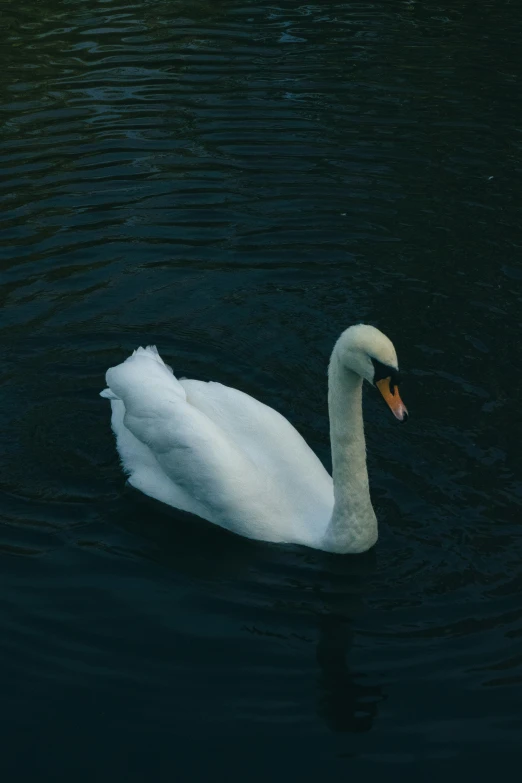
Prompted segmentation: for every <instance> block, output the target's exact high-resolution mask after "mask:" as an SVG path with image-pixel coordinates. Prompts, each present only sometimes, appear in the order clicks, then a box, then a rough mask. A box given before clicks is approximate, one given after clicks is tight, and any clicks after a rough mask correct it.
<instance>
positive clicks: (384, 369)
mask: <svg viewBox="0 0 522 783" xmlns="http://www.w3.org/2000/svg"><path fill="white" fill-rule="evenodd" d="M333 355H335V356H337V357H338V359H339V361H340V362H341V364H343V365H344V366H345V367H346V368H347V369H349V370H351V371H352V372H355V373H357V375H360V376H361V378H364V379H365V380H367V381H368V383H371V384H372V386H376V388H377V389H379V391H380V392H381V394H382V396H383V398H384V401H385V402H386V404H387V405H388V406H389V408H390V409H391V411H392V412H393V414H394V416H395V417H396V418H397V419H399V421H406V419H407V418H408V411H407V409H406V406H405V405H404V403H403V401H402V400H401V398H400V395H399V363H398V361H397V354H396V352H395V348H394V347H393V343H392V341H391V340H390V339H389V338H388V337H386V335H385V334H383V333H382V332H381V331H379V329H376V328H375V326H369V325H368V324H356V325H355V326H350V327H349V329H346V330H345V331H344V332H343V333H342V334H341V336H340V337H339V339H338V341H337V344H336V346H335V349H334V354H333Z"/></svg>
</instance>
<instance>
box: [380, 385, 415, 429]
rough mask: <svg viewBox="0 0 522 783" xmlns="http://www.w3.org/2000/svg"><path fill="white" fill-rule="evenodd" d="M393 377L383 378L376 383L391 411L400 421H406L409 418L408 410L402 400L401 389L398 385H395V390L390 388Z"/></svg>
mask: <svg viewBox="0 0 522 783" xmlns="http://www.w3.org/2000/svg"><path fill="white" fill-rule="evenodd" d="M390 382H391V378H383V379H382V380H381V381H377V383H376V384H375V385H376V386H377V388H378V389H379V391H380V393H381V394H382V396H383V397H384V401H385V402H386V404H387V405H388V407H389V408H390V410H391V412H392V413H393V415H394V416H395V418H396V419H399V421H406V419H407V418H408V410H407V408H406V405H405V404H404V403H403V401H402V400H401V396H400V394H399V389H398V387H397V386H394V387H393V392H392V390H391V388H390Z"/></svg>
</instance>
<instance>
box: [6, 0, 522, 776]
mask: <svg viewBox="0 0 522 783" xmlns="http://www.w3.org/2000/svg"><path fill="white" fill-rule="evenodd" d="M0 9H1V14H0V22H1V24H0V28H1V32H0V39H1V48H0V51H1V53H2V60H1V62H2V71H1V76H0V89H1V107H2V134H1V151H0V152H1V177H0V199H1V202H2V212H1V215H0V220H1V224H0V237H1V245H0V247H1V253H2V293H1V305H2V307H1V311H0V312H1V317H2V341H1V375H2V381H1V384H2V385H1V391H2V398H1V399H2V405H1V408H0V428H1V438H2V456H1V464H0V467H1V471H0V492H1V494H0V504H1V524H0V575H1V576H0V582H1V593H0V607H1V608H0V611H1V623H2V643H1V645H0V667H1V681H2V685H1V693H2V726H1V734H0V736H1V738H2V751H1V758H2V764H1V766H2V780H3V781H6V783H11V781H17V783H20V782H22V783H26V781H32V780H40V779H41V778H44V779H45V778H48V779H50V780H53V781H65V780H67V781H71V780H74V781H84V780H85V781H92V780H96V781H101V782H102V783H104V782H105V781H111V783H114V781H119V780H125V781H144V780H151V781H163V780H169V781H183V782H184V781H187V782H190V783H192V781H197V783H199V781H202V782H203V781H205V782H206V781H212V780H220V779H223V780H230V781H236V780H237V781H266V780H267V779H268V780H272V781H283V780H285V781H286V780H305V781H308V780H315V779H318V778H319V777H321V779H323V780H327V781H329V780H334V779H339V780H359V779H360V776H361V775H365V776H366V778H367V779H369V780H371V781H378V780H382V779H383V778H384V777H386V776H388V777H389V776H390V775H392V776H395V777H393V780H400V781H401V783H402V781H410V780H412V781H413V780H414V781H419V780H422V781H425V780H434V781H438V780H442V779H443V776H444V779H446V778H447V777H449V778H457V776H458V779H459V780H464V779H470V780H471V779H474V780H483V779H486V777H487V778H489V776H490V775H491V774H492V772H496V773H497V774H498V771H500V770H502V772H503V774H506V775H507V774H509V771H510V770H511V766H510V765H511V764H513V765H514V764H516V763H517V762H518V761H519V760H520V748H521V737H522V528H521V514H520V512H521V501H522V482H521V480H520V467H521V459H520V424H521V417H520V391H521V385H522V384H521V374H520V369H521V366H522V347H521V339H520V326H521V320H522V319H521V313H522V310H521V301H522V293H521V280H522V265H521V263H520V258H521V245H522V238H521V233H520V224H521V220H520V206H519V204H520V177H521V173H522V165H521V146H522V111H521V108H520V106H521V104H520V95H521V93H520V88H521V84H520V77H521V73H522V67H521V61H520V41H521V33H522V10H521V7H520V4H519V3H516V2H508V0H505V1H504V2H503V1H502V0H495V2H493V1H492V0H491V1H490V2H482V3H477V2H474V0H473V2H472V0H461V1H460V2H449V1H448V0H446V1H444V0H438V1H436V0H425V1H424V2H420V1H419V2H416V1H415V0H405V1H404V2H399V1H398V0H389V2H384V0H381V2H378V1H377V0H375V2H316V3H308V4H303V3H300V2H290V0H275V2H274V3H265V2H263V0H261V1H260V2H254V1H253V0H252V1H251V2H249V0H213V1H212V2H211V1H210V0H209V1H208V2H197V1H196V0H192V2H188V0H180V1H178V0H168V1H167V0H163V1H157V0H149V1H148V2H147V1H146V0H135V2H133V3H129V2H126V0H114V1H112V2H111V1H110V0H105V1H102V0H45V2H36V0H26V2H23V3H14V2H3V3H1V4H0ZM358 321H366V322H369V323H373V324H375V325H376V326H379V327H380V328H381V329H383V330H384V331H385V332H386V333H387V334H388V335H389V336H390V337H391V338H392V339H393V341H394V343H395V345H396V347H397V350H398V354H399V359H400V362H401V369H402V370H403V371H404V373H405V382H404V384H403V387H402V390H401V391H402V396H403V399H404V400H405V402H406V404H407V405H408V407H409V410H410V421H409V422H408V424H407V425H399V424H398V423H397V422H395V421H394V419H393V417H392V416H391V414H390V413H389V411H387V409H386V408H385V406H384V405H383V404H382V401H381V400H380V399H379V398H378V397H379V395H378V394H376V393H375V391H374V390H372V389H367V390H366V396H365V418H366V431H367V445H368V457H369V470H370V479H371V487H372V497H373V499H374V504H375V507H376V511H377V515H378V518H379V520H380V530H381V538H380V542H379V544H378V546H377V547H376V549H375V550H374V551H372V552H370V553H368V554H367V555H364V556H351V557H350V556H346V557H340V556H332V555H330V556H329V555H325V554H323V553H320V552H316V551H312V550H307V549H304V548H299V547H291V546H274V545H267V544H260V543H254V542H248V541H244V540H241V539H239V538H237V537H234V536H232V535H229V534H226V533H224V532H223V531H220V530H216V529H214V528H212V527H211V526H210V525H207V524H204V523H202V522H201V523H198V522H194V521H193V520H187V518H185V517H183V516H182V515H180V514H178V513H177V512H176V511H174V510H171V509H168V508H165V507H162V506H161V505H159V504H157V503H154V502H152V501H149V500H147V499H146V498H144V497H142V496H139V495H138V494H137V493H134V492H133V491H132V490H130V489H129V488H126V487H125V480H124V477H123V475H122V473H121V470H120V468H119V463H118V457H117V455H116V452H115V447H114V442H113V438H112V434H111V431H110V422H109V406H108V404H107V402H106V401H105V400H103V399H100V397H99V396H98V393H99V391H100V390H101V389H102V388H103V387H104V373H105V370H106V369H107V368H108V367H110V366H111V365H114V364H116V363H118V362H120V361H122V360H123V359H124V358H125V357H126V356H127V355H128V353H129V352H130V351H131V350H132V349H133V348H135V347H136V346H138V345H140V344H148V343H156V344H157V346H158V348H159V349H160V351H161V353H162V355H163V356H164V357H165V359H166V361H168V362H169V363H170V364H172V365H173V367H174V369H175V371H176V372H177V373H178V374H180V375H187V376H189V377H190V376H193V377H197V378H202V379H214V380H218V381H221V382H223V383H226V384H229V385H232V386H237V387H239V388H241V389H243V390H244V391H247V392H249V393H250V394H253V395H255V396H256V397H258V398H259V399H261V400H262V401H263V402H266V403H268V404H270V405H272V406H274V407H276V408H277V409H278V410H279V411H281V412H282V413H283V414H285V415H286V416H287V417H288V418H289V419H290V420H291V421H292V422H293V423H294V424H295V425H296V426H297V428H298V429H299V430H300V432H301V433H302V434H303V435H304V436H305V438H306V439H307V440H308V441H309V442H310V444H311V445H312V446H313V448H314V449H315V450H316V451H317V453H318V454H319V456H320V457H321V459H322V460H323V461H324V462H325V464H326V465H327V466H328V467H329V464H330V456H329V442H328V420H327V409H326V365H327V361H328V358H329V353H330V351H331V348H332V346H333V342H334V340H335V339H336V337H337V335H338V334H339V332H340V331H341V330H342V329H344V328H345V327H347V326H348V325H350V324H351V323H354V322H358ZM513 769H517V770H519V766H518V765H517V766H514V767H513ZM5 770H7V772H6V771H5ZM334 776H335V778H334ZM349 776H351V777H349Z"/></svg>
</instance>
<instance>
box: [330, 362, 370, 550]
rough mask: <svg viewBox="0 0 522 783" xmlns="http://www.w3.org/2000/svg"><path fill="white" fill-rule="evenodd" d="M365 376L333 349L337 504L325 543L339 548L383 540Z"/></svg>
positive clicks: (332, 438) (332, 414) (360, 547)
mask: <svg viewBox="0 0 522 783" xmlns="http://www.w3.org/2000/svg"><path fill="white" fill-rule="evenodd" d="M362 385H363V382H362V378H361V377H360V375H358V374H357V373H355V372H353V371H352V370H350V369H348V368H347V367H346V366H345V365H344V364H343V363H342V362H341V360H340V358H339V357H338V355H337V352H336V349H334V352H333V354H332V359H331V361H330V367H329V370H328V407H329V414H330V442H331V448H332V475H333V485H334V509H333V512H332V516H331V519H330V522H329V524H328V527H327V530H326V536H325V544H326V545H327V546H326V547H325V548H328V549H329V550H330V551H334V552H364V551H366V550H367V549H369V548H370V547H371V546H373V544H375V542H376V540H377V520H376V517H375V513H374V511H373V507H372V503H371V499H370V490H369V485H368V471H367V467H366V443H365V438H364V424H363V414H362Z"/></svg>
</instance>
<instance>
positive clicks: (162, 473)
mask: <svg viewBox="0 0 522 783" xmlns="http://www.w3.org/2000/svg"><path fill="white" fill-rule="evenodd" d="M353 329H361V327H352V330H353ZM364 329H367V330H372V332H375V333H376V334H377V335H379V336H380V337H382V338H384V335H382V334H381V333H380V332H378V331H377V330H374V329H373V327H364ZM352 330H347V331H346V332H344V333H343V335H345V336H346V335H349V333H350V331H352ZM352 336H353V335H352ZM374 336H375V335H374ZM341 340H342V337H341V338H340V340H339V341H338V343H337V345H336V349H334V354H333V355H332V363H331V367H330V393H332V379H333V377H334V375H335V373H332V367H333V363H334V359H335V358H336V351H337V353H338V354H340V353H341V351H340V350H339V346H340V344H341ZM384 340H385V345H386V348H388V349H389V346H391V343H389V341H388V340H387V338H384ZM345 342H346V340H345V341H343V343H342V345H341V348H345V347H346V346H345V344H344V343H345ZM378 342H379V341H378ZM394 356H395V352H394V351H393V346H392V360H393V359H394ZM368 363H369V364H370V366H371V360H370V358H368ZM395 363H396V359H395ZM346 373H349V375H350V376H353V377H350V378H349V380H350V381H352V380H355V386H354V389H355V394H357V391H356V389H357V386H360V385H361V383H362V379H361V377H360V376H359V375H358V374H357V375H356V374H355V373H354V372H352V371H351V370H348V369H347V370H346ZM106 380H107V386H108V388H107V389H105V390H104V391H103V392H101V396H102V397H106V398H108V399H110V401H111V406H112V428H113V430H114V433H115V435H116V441H117V449H118V452H119V454H120V457H121V461H122V464H123V468H124V470H125V472H126V473H127V474H128V480H129V483H130V484H131V485H132V486H133V487H135V488H136V489H138V490H141V491H142V492H144V493H145V494H146V495H149V496H151V497H153V498H156V499H157V500H160V501H162V502H163V503H167V504H168V505H170V506H174V507H176V508H179V509H182V510H184V511H188V512H191V513H193V514H196V515H198V516H200V517H203V518H204V519H207V520H209V521H210V522H213V523H214V524H217V525H220V526H221V527H224V528H226V529H228V530H231V531H233V532H235V533H238V534H240V535H242V536H247V537H249V538H256V539H261V540H264V541H274V542H295V543H300V544H305V545H307V546H311V547H316V548H320V549H328V550H331V551H343V552H345V551H362V549H365V548H368V546H371V544H372V543H374V540H375V539H376V531H375V533H374V532H373V530H372V531H371V535H370V536H369V537H368V530H366V534H363V535H362V537H361V535H360V531H359V532H358V528H359V527H360V525H359V522H360V521H362V522H363V527H364V522H365V518H366V516H368V508H367V505H368V503H369V495H368V492H367V481H366V494H367V495H368V498H367V500H368V503H366V504H365V503H362V504H361V503H360V502H359V503H358V506H359V514H360V515H362V516H361V520H356V524H355V525H354V524H352V528H353V530H352V534H349V535H348V536H346V535H344V533H343V531H342V530H341V531H340V536H339V535H338V532H339V531H338V530H337V528H338V527H339V525H338V524H337V523H336V522H335V520H334V517H335V514H334V513H333V512H334V486H333V482H332V478H331V477H330V476H329V474H328V473H327V471H326V470H325V468H324V467H323V465H322V464H321V462H320V461H319V459H318V458H317V456H316V455H315V454H314V453H313V451H312V450H311V449H310V448H309V446H308V445H307V444H306V442H305V441H304V439H303V438H302V437H301V435H299V433H298V432H297V430H296V429H295V428H294V427H293V426H292V425H291V424H290V422H288V421H287V419H285V418H284V417H283V416H281V414H279V413H277V411H275V410H273V409H272V408H270V407H268V406H267V405H264V404H263V403H261V402H259V401H258V400H256V399H254V398H253V397H250V396H249V395H248V394H244V393H243V392H241V391H239V390H237V389H232V388H230V387H228V386H223V385H222V384H220V383H213V382H210V383H204V382H202V381H196V380H178V379H177V378H176V377H175V376H174V374H173V372H172V370H171V369H170V367H168V366H167V365H166V364H165V363H164V362H163V360H162V358H161V356H160V355H159V353H158V351H157V350H156V348H155V347H154V346H149V347H148V348H138V349H137V350H136V351H134V353H133V354H132V356H130V357H129V358H128V359H127V360H126V361H124V362H123V363H122V364H119V365H117V366H116V367H112V368H111V369H110V370H108V372H107V376H106ZM337 390H338V391H340V389H337ZM334 391H335V389H334ZM344 391H345V392H347V393H350V392H351V393H352V396H353V390H351V389H345V390H344ZM346 410H347V414H348V413H349V412H350V406H349V405H348V406H347V408H346ZM330 414H331V417H332V400H330ZM354 414H355V416H357V411H354ZM359 417H360V418H361V423H362V412H361V411H359ZM332 423H333V422H332ZM352 423H353V424H354V432H355V433H356V430H357V422H356V421H353V422H352ZM341 430H343V431H344V426H343V427H341ZM332 433H333V435H334V436H335V433H334V432H333V430H332ZM338 434H339V436H340V437H341V440H342V432H341V431H340V432H339V433H338ZM360 435H361V437H362V443H361V442H360V443H358V444H357V445H358V446H359V447H360V446H361V445H362V449H363V451H364V437H363V436H362V428H361V433H360ZM350 448H353V444H352V447H350V446H349V445H348V451H350ZM333 456H334V475H335V451H334V455H333ZM355 468H356V470H357V471H359V466H358V465H357V461H356V465H355ZM365 471H366V461H365V459H364V472H365ZM358 478H359V479H360V478H361V477H360V476H359V477H358ZM348 483H350V482H348ZM363 484H364V481H363ZM358 485H360V481H356V484H355V485H354V487H353V489H354V492H356V493H357V492H360V486H358ZM336 490H337V487H336ZM337 494H338V493H337V491H336V497H337ZM360 500H361V498H360V497H359V501H360ZM363 500H364V498H363ZM351 505H353V504H350V503H349V506H350V508H349V507H347V508H344V512H346V513H345V514H344V516H347V518H346V519H345V522H346V524H348V525H349V524H350V519H349V517H350V515H351ZM369 508H370V509H371V503H369ZM369 517H370V518H369V520H366V521H367V522H368V524H369V525H370V527H371V525H372V520H374V519H375V516H374V515H373V510H372V509H371V514H370V515H369ZM352 523H353V520H352ZM341 527H342V526H341ZM366 527H368V525H366ZM353 531H355V534H356V535H355V538H354V535H353ZM370 539H372V540H371V541H370Z"/></svg>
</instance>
